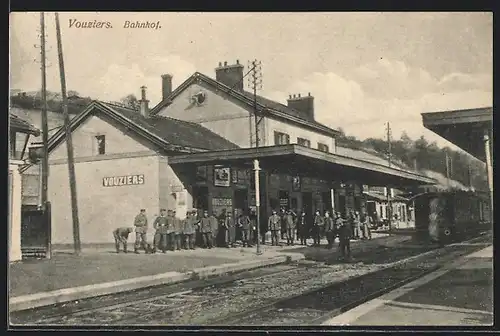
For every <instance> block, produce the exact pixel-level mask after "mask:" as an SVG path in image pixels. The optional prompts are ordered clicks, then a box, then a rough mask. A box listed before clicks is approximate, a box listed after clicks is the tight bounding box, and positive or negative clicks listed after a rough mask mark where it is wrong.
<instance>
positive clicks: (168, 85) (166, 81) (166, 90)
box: [161, 74, 172, 100]
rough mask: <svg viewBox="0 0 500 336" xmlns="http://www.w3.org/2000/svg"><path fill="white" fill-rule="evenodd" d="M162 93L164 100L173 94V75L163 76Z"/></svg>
mask: <svg viewBox="0 0 500 336" xmlns="http://www.w3.org/2000/svg"><path fill="white" fill-rule="evenodd" d="M161 92H162V100H165V99H167V97H168V96H170V94H171V93H172V75H170V74H164V75H161Z"/></svg>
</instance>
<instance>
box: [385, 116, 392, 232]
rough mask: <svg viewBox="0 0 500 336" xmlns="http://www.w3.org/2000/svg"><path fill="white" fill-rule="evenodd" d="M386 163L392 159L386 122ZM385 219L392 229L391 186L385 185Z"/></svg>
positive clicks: (389, 133) (389, 131)
mask: <svg viewBox="0 0 500 336" xmlns="http://www.w3.org/2000/svg"><path fill="white" fill-rule="evenodd" d="M386 132H387V160H388V161H387V163H388V166H389V168H390V167H391V164H392V162H391V160H392V145H391V133H392V131H391V124H390V123H389V122H387V127H386ZM387 219H388V220H389V231H391V230H392V202H391V188H390V186H387Z"/></svg>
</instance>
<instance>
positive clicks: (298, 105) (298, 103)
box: [287, 92, 314, 120]
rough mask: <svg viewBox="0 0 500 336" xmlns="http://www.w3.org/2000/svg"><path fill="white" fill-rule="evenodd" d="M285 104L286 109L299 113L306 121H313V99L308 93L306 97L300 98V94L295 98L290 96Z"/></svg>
mask: <svg viewBox="0 0 500 336" xmlns="http://www.w3.org/2000/svg"><path fill="white" fill-rule="evenodd" d="M287 103H288V107H291V108H293V109H295V110H297V111H299V112H301V114H302V115H304V117H305V118H306V119H309V120H314V97H313V96H311V93H310V92H309V94H308V95H307V96H302V97H301V96H300V93H299V94H298V95H297V96H295V95H293V96H292V95H290V96H289V98H288V99H287Z"/></svg>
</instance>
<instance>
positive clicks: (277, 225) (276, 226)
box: [267, 210, 281, 246]
mask: <svg viewBox="0 0 500 336" xmlns="http://www.w3.org/2000/svg"><path fill="white" fill-rule="evenodd" d="M267 225H268V228H269V231H271V244H272V245H273V246H278V242H279V240H278V237H279V231H280V229H281V218H280V216H278V214H276V210H273V214H272V215H271V216H270V217H269V220H268V222H267Z"/></svg>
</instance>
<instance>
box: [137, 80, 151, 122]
mask: <svg viewBox="0 0 500 336" xmlns="http://www.w3.org/2000/svg"><path fill="white" fill-rule="evenodd" d="M139 103H140V110H139V111H140V113H141V114H142V115H143V116H144V117H146V118H147V117H148V116H149V106H148V104H149V100H147V98H146V87H145V86H141V100H140V101H139Z"/></svg>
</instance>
